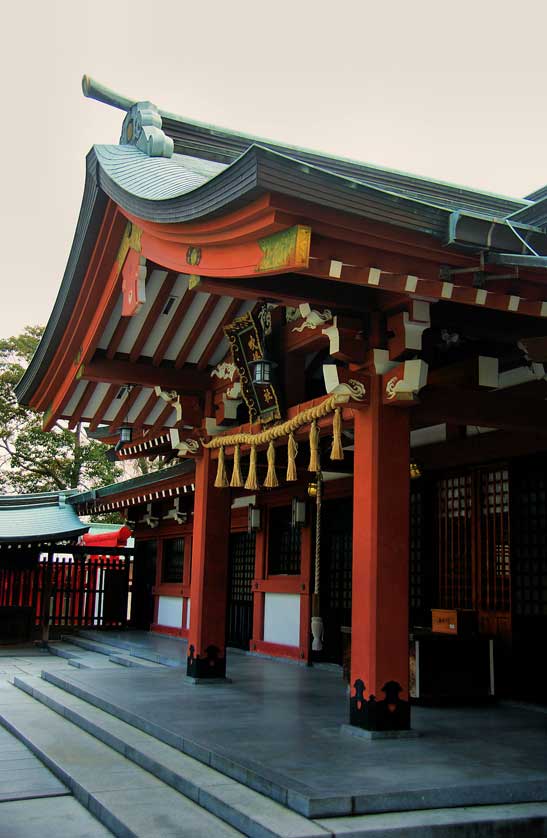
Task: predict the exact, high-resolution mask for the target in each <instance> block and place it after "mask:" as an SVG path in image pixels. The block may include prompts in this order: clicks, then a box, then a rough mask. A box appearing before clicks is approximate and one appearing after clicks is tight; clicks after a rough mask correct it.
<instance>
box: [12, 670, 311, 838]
mask: <svg viewBox="0 0 547 838" xmlns="http://www.w3.org/2000/svg"><path fill="white" fill-rule="evenodd" d="M36 680H39V679H36ZM10 689H13V700H12V701H10V700H9V699H8V697H7V696H6V694H5V693H4V701H3V703H2V707H1V708H0V724H2V725H3V726H4V727H5V728H6V729H7V730H9V731H10V732H11V733H13V734H14V735H15V736H16V737H17V738H18V739H19V740H20V741H22V742H24V744H25V745H27V746H28V747H29V748H30V750H31V751H32V752H33V753H34V754H35V755H36V756H37V757H39V759H41V760H42V762H43V763H44V764H45V765H47V767H48V768H49V769H50V770H51V771H52V772H53V773H54V774H55V775H56V776H57V777H58V778H59V779H60V780H62V782H63V783H64V784H65V785H67V786H68V787H69V788H70V790H71V791H72V792H73V794H74V796H75V797H76V799H77V800H78V801H79V802H80V803H82V804H83V806H85V808H86V809H88V810H89V811H90V812H91V814H93V815H94V816H95V817H96V818H97V819H98V820H99V821H100V822H101V823H102V824H104V826H106V827H107V829H110V830H111V832H113V833H114V835H117V836H123V838H150V837H151V836H154V838H167V836H170V838H171V837H172V836H177V835H180V836H192V838H211V836H213V835H214V836H218V838H236V836H241V835H242V834H244V833H242V832H240V831H239V830H237V829H234V828H233V827H231V826H229V825H228V824H227V823H225V822H224V821H222V820H221V819H220V818H218V817H216V816H215V815H214V814H211V813H210V812H209V811H207V810H206V809H204V808H203V807H201V806H200V805H198V804H197V803H195V802H194V801H193V800H190V799H189V798H188V797H185V796H184V795H182V794H180V793H179V792H178V791H175V789H174V788H172V787H171V786H169V785H166V784H165V783H164V782H162V781H161V780H159V779H158V778H157V777H155V776H153V775H152V774H151V773H150V772H148V771H146V770H144V769H143V768H141V767H140V766H138V765H136V764H135V762H134V761H131V760H129V759H127V758H126V757H124V756H123V755H122V754H120V753H118V752H117V751H116V750H113V749H112V748H110V747H108V745H105V744H104V743H103V742H100V741H99V740H98V739H97V738H96V737H94V736H92V735H90V734H89V733H87V732H85V731H84V730H82V729H81V728H80V727H78V726H76V725H74V724H72V723H71V722H70V721H69V720H68V718H66V717H63V716H61V715H60V714H59V713H58V712H54V711H53V710H51V709H50V708H49V707H47V706H45V705H44V704H43V703H41V702H38V701H36V700H35V699H34V698H32V697H31V696H30V695H26V694H24V693H23V692H21V690H18V689H16V688H15V686H13V687H12V688H10ZM323 835H324V832H323Z"/></svg>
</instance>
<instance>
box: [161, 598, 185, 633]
mask: <svg viewBox="0 0 547 838" xmlns="http://www.w3.org/2000/svg"><path fill="white" fill-rule="evenodd" d="M158 623H159V625H160V626H171V627H172V628H182V597H178V596H160V602H159V606H158Z"/></svg>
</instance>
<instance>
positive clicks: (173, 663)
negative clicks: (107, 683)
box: [73, 629, 186, 669]
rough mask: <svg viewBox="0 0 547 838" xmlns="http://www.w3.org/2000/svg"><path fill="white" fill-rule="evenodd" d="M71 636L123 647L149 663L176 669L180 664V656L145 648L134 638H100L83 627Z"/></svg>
mask: <svg viewBox="0 0 547 838" xmlns="http://www.w3.org/2000/svg"><path fill="white" fill-rule="evenodd" d="M73 636H74V637H78V638H79V639H81V640H88V641H90V642H91V643H97V644H101V645H108V646H109V647H111V648H112V647H114V648H115V649H117V650H118V651H119V650H120V649H123V650H125V651H126V652H128V653H129V654H130V655H131V657H132V658H138V659H139V660H144V661H149V662H150V663H160V664H162V666H170V667H174V668H176V669H178V668H180V666H181V659H180V658H176V657H170V656H169V655H165V654H162V653H160V652H156V651H154V650H153V649H149V648H147V647H146V646H145V645H140V644H139V643H135V641H134V640H125V639H123V638H121V637H113V636H112V635H111V634H106V635H105V639H104V640H100V639H99V638H98V637H97V633H96V632H94V631H93V632H92V631H86V630H85V629H80V630H79V631H78V634H77V635H73ZM184 666H186V662H184Z"/></svg>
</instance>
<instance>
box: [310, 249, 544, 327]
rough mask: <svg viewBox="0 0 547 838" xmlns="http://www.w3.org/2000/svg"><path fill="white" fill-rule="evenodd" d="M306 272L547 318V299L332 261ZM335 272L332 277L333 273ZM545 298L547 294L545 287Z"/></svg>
mask: <svg viewBox="0 0 547 838" xmlns="http://www.w3.org/2000/svg"><path fill="white" fill-rule="evenodd" d="M308 273H309V274H310V275H311V276H315V277H318V278H322V279H331V280H332V279H335V281H337V282H338V283H340V284H343V283H348V284H351V285H353V286H354V287H361V288H374V289H375V290H377V291H382V292H383V291H387V292H391V293H396V294H401V295H404V296H405V297H408V298H416V299H427V300H431V301H434V300H445V301H449V302H453V303H462V304H464V305H468V306H477V307H480V308H483V309H491V310H496V311H506V312H510V313H515V314H524V315H528V316H531V317H547V300H541V299H534V300H527V299H523V298H522V297H520V296H517V295H515V294H499V293H497V292H493V291H488V289H483V288H472V287H469V286H460V285H456V284H455V283H452V282H446V281H443V280H440V279H427V278H425V277H421V276H415V275H412V274H406V273H405V274H402V273H389V272H387V271H383V270H380V269H379V268H373V267H354V266H348V265H342V266H341V267H340V266H339V265H336V264H335V265H334V266H333V260H326V261H322V262H321V261H315V262H312V263H311V266H310V269H309V271H308ZM334 273H335V274H336V275H335V276H334V275H333V274H334ZM543 296H544V297H547V289H546V290H545V292H544V294H543Z"/></svg>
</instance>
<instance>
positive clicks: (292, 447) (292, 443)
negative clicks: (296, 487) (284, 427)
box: [285, 431, 298, 481]
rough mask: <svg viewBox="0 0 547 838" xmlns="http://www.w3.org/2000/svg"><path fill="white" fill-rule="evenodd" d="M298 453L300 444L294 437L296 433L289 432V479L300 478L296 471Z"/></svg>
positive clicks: (287, 478)
mask: <svg viewBox="0 0 547 838" xmlns="http://www.w3.org/2000/svg"><path fill="white" fill-rule="evenodd" d="M297 454H298V445H297V442H296V440H295V438H294V434H293V433H292V431H291V433H290V434H289V441H288V442H287V476H286V478H285V479H286V480H287V481H292V480H298V475H297V473H296V455H297Z"/></svg>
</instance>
